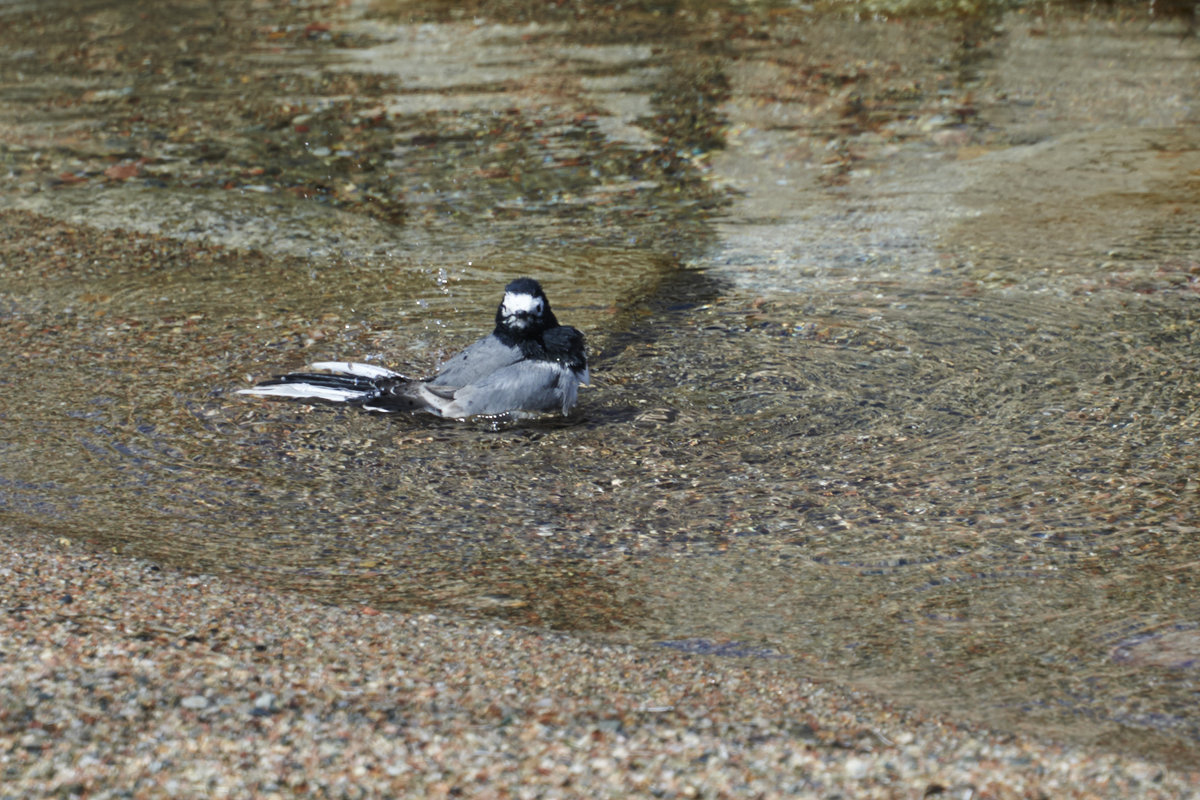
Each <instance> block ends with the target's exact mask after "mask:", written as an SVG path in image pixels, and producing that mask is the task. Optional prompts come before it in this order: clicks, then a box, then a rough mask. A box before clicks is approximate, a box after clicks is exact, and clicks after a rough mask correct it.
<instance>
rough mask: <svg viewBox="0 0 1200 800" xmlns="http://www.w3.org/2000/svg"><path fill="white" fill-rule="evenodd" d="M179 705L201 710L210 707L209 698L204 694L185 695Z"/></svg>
mask: <svg viewBox="0 0 1200 800" xmlns="http://www.w3.org/2000/svg"><path fill="white" fill-rule="evenodd" d="M179 705H181V706H183V707H184V708H187V709H191V710H192V711H200V710H201V709H204V708H208V698H207V697H205V696H204V695H200V694H194V695H192V696H191V697H185V698H183V699H182V700H180V701H179Z"/></svg>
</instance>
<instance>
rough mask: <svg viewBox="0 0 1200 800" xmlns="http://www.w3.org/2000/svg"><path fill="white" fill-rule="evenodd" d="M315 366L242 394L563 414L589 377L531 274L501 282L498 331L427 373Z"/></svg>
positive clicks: (477, 412)
mask: <svg viewBox="0 0 1200 800" xmlns="http://www.w3.org/2000/svg"><path fill="white" fill-rule="evenodd" d="M312 368H313V369H317V370H328V372H293V373H290V374H287V375H279V376H277V377H275V378H273V379H271V380H268V381H263V382H262V383H260V384H259V385H257V386H255V387H254V388H252V389H241V390H239V393H240V394H253V395H261V396H263V397H289V398H293V399H297V400H308V401H317V402H326V403H346V404H348V405H352V406H358V407H360V408H363V409H366V410H367V411H383V412H396V411H427V412H429V413H431V414H436V415H438V416H439V417H450V418H453V419H466V418H468V417H476V416H500V415H504V414H518V415H520V414H521V413H522V412H524V413H538V412H547V411H561V412H562V413H563V414H567V413H568V412H570V410H571V408H572V407H573V406H574V405H575V399H576V396H577V394H578V391H579V385H580V384H581V383H588V380H589V376H588V365H587V354H586V353H585V351H584V344H583V334H582V333H580V332H579V331H577V330H576V329H575V328H572V327H570V326H569V325H559V324H558V320H557V319H555V317H554V312H552V311H551V310H550V301H549V300H547V299H546V293H545V292H543V291H542V287H541V285H539V284H538V282H537V281H535V280H533V279H532V278H518V279H517V280H515V281H513V282H512V283H510V284H508V286H506V287H504V300H502V301H501V303H500V307H499V308H498V309H496V328H495V330H493V331H492V332H491V334H490V335H488V336H486V337H484V338H483V339H480V340H479V341H478V342H476V343H475V344H473V345H471V346H470V347H468V348H467V349H466V350H463V351H462V352H461V353H459V354H458V355H456V356H454V357H452V358H450V359H449V360H447V361H445V362H444V363H443V364H442V365H441V367H440V368H439V369H438V372H437V374H436V375H434V376H433V377H432V378H426V379H424V380H420V379H416V378H407V377H405V376H403V375H401V374H400V373H398V372H392V371H391V370H390V369H384V368H383V367H377V366H375V365H373V364H358V363H354V362H350V361H319V362H316V363H314V364H313V365H312Z"/></svg>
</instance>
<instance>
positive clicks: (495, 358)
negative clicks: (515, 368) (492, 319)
mask: <svg viewBox="0 0 1200 800" xmlns="http://www.w3.org/2000/svg"><path fill="white" fill-rule="evenodd" d="M521 358H522V355H521V350H520V348H517V347H510V346H509V345H506V344H504V343H503V342H501V341H500V340H499V339H497V338H496V337H495V336H487V337H485V338H483V339H480V340H479V341H478V342H476V343H475V344H473V345H471V346H470V347H468V348H467V349H466V350H463V351H462V352H461V353H459V354H458V355H456V356H453V357H451V358H449V359H447V360H446V361H444V362H442V365H441V366H440V367H438V373H437V375H435V376H434V377H433V378H431V379H430V380H429V383H430V384H432V385H434V386H439V387H443V386H445V387H460V386H466V385H468V384H471V383H477V382H479V381H482V380H483V379H485V378H486V377H487V376H488V375H490V374H491V373H493V372H495V371H496V370H499V369H503V368H504V367H508V366H511V365H513V364H516V363H517V362H518V361H520V360H521Z"/></svg>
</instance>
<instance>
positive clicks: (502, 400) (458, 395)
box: [441, 361, 578, 418]
mask: <svg viewBox="0 0 1200 800" xmlns="http://www.w3.org/2000/svg"><path fill="white" fill-rule="evenodd" d="M577 388H578V379H577V378H576V377H575V376H574V375H572V374H571V372H570V371H569V370H567V369H565V368H564V367H563V366H562V365H560V364H555V363H554V362H552V361H521V362H520V363H517V364H512V365H510V366H507V367H504V368H503V369H498V370H496V371H495V372H493V373H491V374H490V375H488V376H487V377H486V378H484V379H483V380H481V381H479V382H478V383H473V384H471V385H469V386H464V387H463V388H461V389H459V390H458V391H457V392H455V393H454V401H453V402H451V403H449V404H448V405H446V406H445V407H444V408H442V409H441V412H442V414H443V415H444V416H447V417H457V418H466V417H474V416H477V415H494V414H503V413H506V412H509V411H562V412H563V413H566V412H567V411H569V410H570V407H571V405H573V404H574V402H575V390H576V389H577Z"/></svg>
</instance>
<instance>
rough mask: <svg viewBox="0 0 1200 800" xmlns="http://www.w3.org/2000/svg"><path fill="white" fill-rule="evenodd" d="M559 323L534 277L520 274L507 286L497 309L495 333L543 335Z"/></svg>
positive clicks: (527, 336) (513, 335)
mask: <svg viewBox="0 0 1200 800" xmlns="http://www.w3.org/2000/svg"><path fill="white" fill-rule="evenodd" d="M556 327H558V320H557V319H555V318H554V312H553V311H551V310H550V301H549V300H547V299H546V293H545V292H543V291H542V287H541V284H539V283H538V282H537V281H535V280H534V279H533V278H517V279H516V280H515V281H513V282H512V283H510V284H508V286H505V287H504V299H503V300H501V301H500V307H499V308H497V309H496V334H497V335H504V336H508V337H512V338H518V339H523V338H531V337H536V336H540V335H541V334H542V332H544V331H546V330H547V329H549V328H556Z"/></svg>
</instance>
